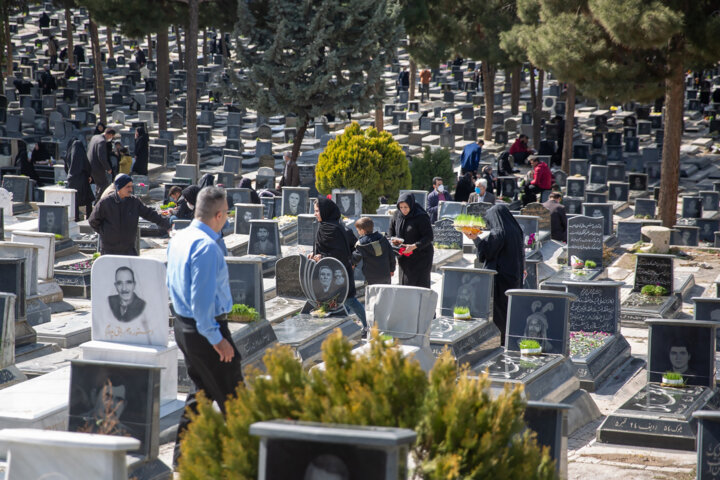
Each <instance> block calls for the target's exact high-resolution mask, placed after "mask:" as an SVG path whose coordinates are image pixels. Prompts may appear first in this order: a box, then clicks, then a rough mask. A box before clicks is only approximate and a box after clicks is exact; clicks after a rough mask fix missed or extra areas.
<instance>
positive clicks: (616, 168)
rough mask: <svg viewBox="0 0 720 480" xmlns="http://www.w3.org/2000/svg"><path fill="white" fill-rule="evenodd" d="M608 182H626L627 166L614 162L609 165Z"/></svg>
mask: <svg viewBox="0 0 720 480" xmlns="http://www.w3.org/2000/svg"><path fill="white" fill-rule="evenodd" d="M608 181H610V182H624V181H625V164H624V163H617V162H612V163H608Z"/></svg>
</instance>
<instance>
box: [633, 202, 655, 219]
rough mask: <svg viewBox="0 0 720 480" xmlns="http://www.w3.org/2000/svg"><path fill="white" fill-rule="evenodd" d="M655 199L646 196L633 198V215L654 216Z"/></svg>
mask: <svg viewBox="0 0 720 480" xmlns="http://www.w3.org/2000/svg"><path fill="white" fill-rule="evenodd" d="M656 205H657V203H656V201H655V200H652V199H648V198H638V199H637V200H635V216H636V217H643V218H644V217H649V218H655V207H656Z"/></svg>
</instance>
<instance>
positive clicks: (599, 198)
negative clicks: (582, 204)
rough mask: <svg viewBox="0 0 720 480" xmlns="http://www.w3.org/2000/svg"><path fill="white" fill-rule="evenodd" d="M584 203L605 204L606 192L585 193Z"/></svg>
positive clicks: (606, 200) (606, 199)
mask: <svg viewBox="0 0 720 480" xmlns="http://www.w3.org/2000/svg"><path fill="white" fill-rule="evenodd" d="M585 201H586V202H587V203H607V202H608V194H607V192H590V191H588V192H585Z"/></svg>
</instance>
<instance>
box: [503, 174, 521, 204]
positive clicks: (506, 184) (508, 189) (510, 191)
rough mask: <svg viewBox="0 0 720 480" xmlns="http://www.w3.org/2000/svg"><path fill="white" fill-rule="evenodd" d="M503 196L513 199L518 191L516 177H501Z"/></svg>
mask: <svg viewBox="0 0 720 480" xmlns="http://www.w3.org/2000/svg"><path fill="white" fill-rule="evenodd" d="M498 181H499V182H500V192H501V196H503V197H509V198H510V199H512V198H513V197H515V194H516V193H517V191H518V187H517V179H516V178H515V177H499V178H498Z"/></svg>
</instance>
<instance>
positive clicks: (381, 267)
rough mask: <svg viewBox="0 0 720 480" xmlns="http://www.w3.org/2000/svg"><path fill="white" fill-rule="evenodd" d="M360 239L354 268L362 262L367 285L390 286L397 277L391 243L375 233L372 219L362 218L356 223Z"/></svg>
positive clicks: (354, 255)
mask: <svg viewBox="0 0 720 480" xmlns="http://www.w3.org/2000/svg"><path fill="white" fill-rule="evenodd" d="M355 228H356V229H357V232H358V235H359V236H360V239H359V240H358V241H357V243H356V244H355V251H354V252H353V254H352V264H353V268H355V267H356V266H357V264H358V263H360V262H361V261H362V262H363V266H362V272H363V275H364V276H365V283H367V284H368V285H377V284H386V285H389V284H390V283H391V280H392V276H393V275H395V254H394V253H393V250H392V247H391V246H390V242H389V241H388V239H387V238H385V236H384V235H383V234H381V233H380V232H376V231H375V224H374V223H373V221H372V219H371V218H368V217H360V218H359V219H358V220H356V221H355Z"/></svg>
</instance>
